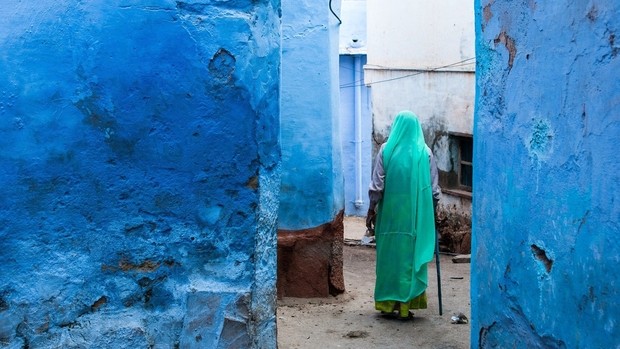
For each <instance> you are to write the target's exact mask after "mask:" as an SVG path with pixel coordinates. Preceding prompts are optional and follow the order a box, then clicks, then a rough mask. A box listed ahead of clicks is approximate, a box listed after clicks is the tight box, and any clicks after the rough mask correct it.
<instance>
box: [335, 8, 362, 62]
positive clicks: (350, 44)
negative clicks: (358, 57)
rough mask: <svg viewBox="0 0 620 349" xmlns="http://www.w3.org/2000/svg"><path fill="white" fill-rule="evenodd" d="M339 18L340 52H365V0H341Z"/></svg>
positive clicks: (342, 53)
mask: <svg viewBox="0 0 620 349" xmlns="http://www.w3.org/2000/svg"><path fill="white" fill-rule="evenodd" d="M340 19H341V20H342V24H341V25H340V28H339V29H340V45H339V51H340V54H341V55H346V54H349V55H350V54H366V42H367V41H368V40H367V38H366V0H343V1H342V5H341V12H340Z"/></svg>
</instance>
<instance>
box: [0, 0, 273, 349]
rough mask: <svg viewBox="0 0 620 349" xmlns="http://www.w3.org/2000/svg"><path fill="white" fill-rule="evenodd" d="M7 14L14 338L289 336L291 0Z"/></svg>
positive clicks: (6, 301) (1, 231)
mask: <svg viewBox="0 0 620 349" xmlns="http://www.w3.org/2000/svg"><path fill="white" fill-rule="evenodd" d="M136 4H137V2H135V1H122V0H113V1H87V2H84V1H64V2H57V1H48V0H42V1H37V2H32V1H26V2H11V3H10V4H9V3H7V4H4V7H3V10H2V13H3V16H1V18H0V45H1V47H2V52H3V55H2V57H1V58H0V184H1V187H2V190H1V191H0V264H1V265H2V268H0V347H8V348H60V347H62V348H121V347H125V348H147V347H148V348H178V347H182V348H205V347H209V348H224V347H226V348H227V347H234V346H236V347H261V348H264V347H275V343H276V338H275V281H276V280H275V274H276V265H275V263H276V253H275V250H276V249H275V247H276V227H275V221H276V214H277V193H278V191H279V180H278V164H279V149H278V146H279V145H278V133H279V131H278V129H279V120H278V115H279V78H280V76H279V64H280V35H279V32H280V28H279V26H280V24H279V22H280V19H279V11H280V4H279V2H278V1H267V0H266V1H253V2H251V3H250V2H245V1H228V2H221V1H200V2H198V1H185V2H183V1H168V0H149V1H141V2H140V5H136Z"/></svg>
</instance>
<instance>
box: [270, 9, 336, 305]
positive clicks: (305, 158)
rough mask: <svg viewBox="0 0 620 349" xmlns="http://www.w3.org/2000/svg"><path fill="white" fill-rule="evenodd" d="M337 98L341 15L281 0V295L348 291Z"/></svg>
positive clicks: (279, 223)
mask: <svg viewBox="0 0 620 349" xmlns="http://www.w3.org/2000/svg"><path fill="white" fill-rule="evenodd" d="M332 5H333V8H334V10H335V11H338V9H339V1H333V3H332ZM338 96H339V89H338V20H337V19H336V17H335V16H334V15H332V13H331V12H330V10H329V7H328V3H327V2H316V1H310V0H302V1H292V0H286V1H283V2H282V95H281V98H282V102H281V110H282V112H281V125H282V129H281V137H282V140H281V142H282V188H281V196H280V209H279V214H278V227H279V229H280V233H279V237H278V240H279V246H280V249H279V252H278V253H279V266H278V268H279V271H278V273H279V274H278V282H279V285H278V292H279V293H280V295H292V296H325V295H327V294H328V293H329V292H330V289H333V290H336V291H334V292H342V290H344V282H343V281H342V254H341V251H342V240H343V237H342V210H343V207H344V202H343V201H344V194H343V184H342V170H341V166H342V165H341V162H340V161H341V159H340V138H339V127H338V108H339V101H338ZM306 243H309V244H308V245H306ZM319 246H320V247H319ZM312 251H315V252H312ZM287 280H288V281H287ZM317 290H319V291H317ZM306 291H307V293H306Z"/></svg>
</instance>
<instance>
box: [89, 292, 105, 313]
mask: <svg viewBox="0 0 620 349" xmlns="http://www.w3.org/2000/svg"><path fill="white" fill-rule="evenodd" d="M107 302H108V297H106V296H101V298H99V299H97V300H96V301H95V303H93V305H91V306H90V310H91V311H92V312H96V311H97V310H98V309H99V308H101V306H102V305H104V304H106V303H107Z"/></svg>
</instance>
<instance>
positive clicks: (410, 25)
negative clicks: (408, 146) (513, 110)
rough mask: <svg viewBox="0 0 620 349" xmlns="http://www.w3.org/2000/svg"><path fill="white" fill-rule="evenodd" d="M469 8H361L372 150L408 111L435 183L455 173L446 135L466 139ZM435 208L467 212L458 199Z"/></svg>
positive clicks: (447, 1) (371, 1) (451, 2)
mask: <svg viewBox="0 0 620 349" xmlns="http://www.w3.org/2000/svg"><path fill="white" fill-rule="evenodd" d="M473 6H474V3H473V1H470V0H467V1H465V0H436V1H419V0H390V1H388V2H386V1H380V0H367V28H368V33H367V43H366V47H367V52H368V61H367V62H368V63H367V65H366V66H365V77H364V78H365V80H364V82H365V84H366V85H367V86H368V87H370V91H371V96H372V100H371V104H372V107H371V110H372V117H373V140H374V142H375V146H377V145H379V144H381V143H382V142H384V141H385V138H386V137H387V136H388V135H389V127H390V125H391V123H392V120H393V118H394V116H395V115H396V114H397V113H398V112H399V111H401V110H403V109H409V110H411V111H413V112H415V113H416V114H417V115H418V116H419V117H420V120H421V122H422V125H423V129H424V133H425V137H426V142H427V143H428V145H429V146H431V148H432V149H433V152H434V154H435V157H436V159H437V165H438V167H439V170H440V171H441V173H442V178H448V176H449V173H452V174H453V173H454V171H456V168H454V166H455V165H454V164H455V162H456V158H455V157H456V156H458V155H457V154H455V151H454V146H452V147H451V144H450V142H449V133H462V134H472V133H473V113H474V98H475V47H474V39H475V32H474V8H473ZM451 148H452V151H450V150H451ZM375 150H376V147H375ZM450 176H452V175H450ZM442 202H443V203H444V204H449V205H450V206H454V205H456V206H457V208H459V210H460V211H461V212H462V213H463V214H464V215H470V212H471V205H470V204H469V203H467V204H463V202H464V201H463V200H461V199H460V198H450V197H448V195H444V198H442Z"/></svg>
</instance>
